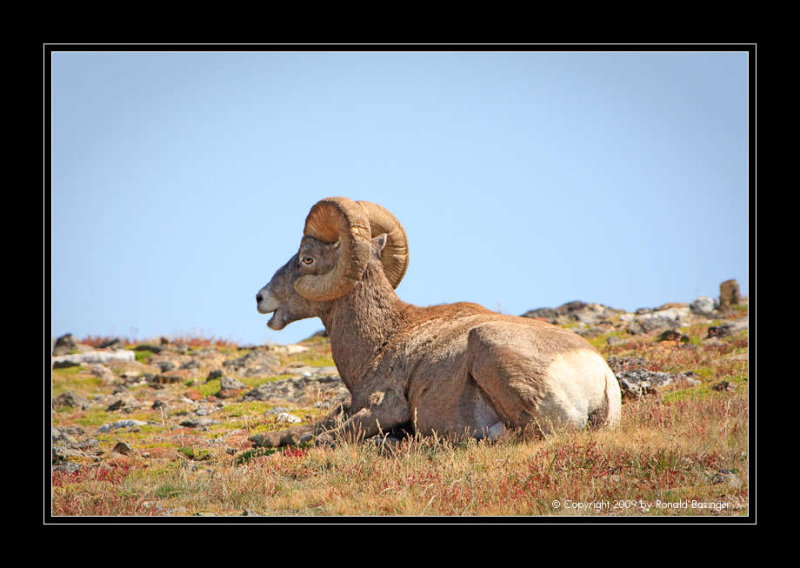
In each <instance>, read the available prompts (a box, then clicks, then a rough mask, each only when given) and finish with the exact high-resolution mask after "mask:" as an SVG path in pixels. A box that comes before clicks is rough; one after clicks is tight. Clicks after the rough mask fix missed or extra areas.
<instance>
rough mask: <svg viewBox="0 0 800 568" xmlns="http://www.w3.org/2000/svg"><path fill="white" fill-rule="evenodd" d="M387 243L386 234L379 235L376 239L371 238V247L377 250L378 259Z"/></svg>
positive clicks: (387, 237) (387, 236)
mask: <svg viewBox="0 0 800 568" xmlns="http://www.w3.org/2000/svg"><path fill="white" fill-rule="evenodd" d="M388 241H389V235H388V234H387V233H381V234H380V235H378V236H377V237H372V245H373V246H374V247H376V248H377V249H378V256H379V257H380V255H381V252H383V248H384V247H385V246H386V243H387V242H388Z"/></svg>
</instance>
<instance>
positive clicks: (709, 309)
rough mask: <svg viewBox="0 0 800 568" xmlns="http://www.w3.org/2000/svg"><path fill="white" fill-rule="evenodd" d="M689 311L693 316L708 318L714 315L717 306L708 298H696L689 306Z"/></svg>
mask: <svg viewBox="0 0 800 568" xmlns="http://www.w3.org/2000/svg"><path fill="white" fill-rule="evenodd" d="M689 309H690V310H691V311H692V313H693V314H697V315H698V316H705V317H708V316H710V315H712V314H713V313H714V310H715V309H717V304H716V302H714V300H713V299H712V298H709V297H708V296H698V298H697V299H696V300H695V301H694V302H692V303H691V304H689Z"/></svg>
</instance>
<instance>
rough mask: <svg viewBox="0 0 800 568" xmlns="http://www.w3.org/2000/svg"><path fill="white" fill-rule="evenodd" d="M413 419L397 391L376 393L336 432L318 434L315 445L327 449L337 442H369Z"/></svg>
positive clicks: (334, 430)
mask: <svg viewBox="0 0 800 568" xmlns="http://www.w3.org/2000/svg"><path fill="white" fill-rule="evenodd" d="M355 408H356V407H355V405H354V409H355ZM409 419H410V414H409V411H408V402H407V401H406V400H405V398H404V397H403V396H402V395H399V394H398V393H396V392H395V391H393V390H386V391H376V392H373V393H372V394H370V395H369V397H368V399H367V405H366V406H364V407H363V408H361V409H357V410H356V411H355V412H353V413H352V414H351V415H350V417H349V418H347V420H345V421H344V422H343V423H342V424H340V425H339V426H337V427H336V428H331V429H329V430H327V431H325V432H322V433H320V434H318V435H317V436H316V437H315V442H316V443H317V444H319V445H326V444H334V443H335V442H336V440H337V438H338V439H341V438H350V439H353V438H369V437H371V436H375V435H376V434H379V433H380V432H385V431H388V430H390V429H391V428H393V427H395V426H399V425H401V424H403V423H405V422H408V420H409Z"/></svg>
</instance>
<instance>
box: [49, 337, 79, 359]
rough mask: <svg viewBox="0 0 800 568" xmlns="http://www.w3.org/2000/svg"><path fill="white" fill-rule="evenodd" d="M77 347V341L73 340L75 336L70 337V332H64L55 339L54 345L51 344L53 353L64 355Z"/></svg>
mask: <svg viewBox="0 0 800 568" xmlns="http://www.w3.org/2000/svg"><path fill="white" fill-rule="evenodd" d="M77 348H78V342H77V341H75V338H74V337H72V334H71V333H65V334H64V335H62V336H61V337H59V338H57V339H56V342H55V345H54V346H53V355H66V354H67V353H69V352H70V351H74V350H75V349H77Z"/></svg>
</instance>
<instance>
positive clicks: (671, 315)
mask: <svg viewBox="0 0 800 568" xmlns="http://www.w3.org/2000/svg"><path fill="white" fill-rule="evenodd" d="M689 311H690V310H689V308H688V307H685V308H667V309H664V310H655V311H648V312H642V313H639V312H640V310H637V315H636V317H635V318H634V319H633V321H631V322H630V323H629V324H628V326H627V327H626V328H625V329H626V330H627V331H628V333H632V334H634V335H636V334H640V333H651V332H654V331H666V330H674V329H678V328H679V327H681V325H682V324H683V322H684V321H685V320H686V318H687V317H688V315H689Z"/></svg>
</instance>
